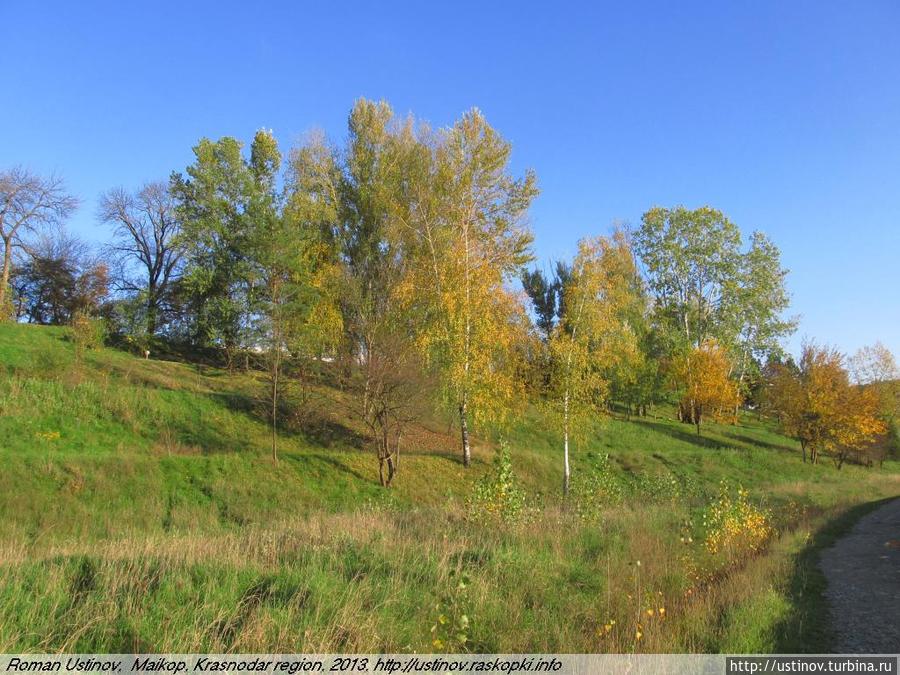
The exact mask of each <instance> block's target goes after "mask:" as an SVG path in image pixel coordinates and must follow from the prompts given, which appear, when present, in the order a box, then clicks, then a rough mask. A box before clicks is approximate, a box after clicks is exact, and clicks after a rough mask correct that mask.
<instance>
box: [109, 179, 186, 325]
mask: <svg viewBox="0 0 900 675" xmlns="http://www.w3.org/2000/svg"><path fill="white" fill-rule="evenodd" d="M99 217H100V220H101V221H102V222H104V223H107V224H110V225H112V228H113V241H112V243H110V245H109V246H108V247H107V251H108V255H109V257H110V258H111V259H114V260H116V262H117V263H118V264H117V266H116V273H115V275H114V280H113V283H114V285H115V286H116V289H117V290H118V291H119V292H124V293H127V294H129V295H133V296H137V297H139V298H141V299H142V300H143V305H144V308H145V320H146V328H145V330H146V333H147V335H150V336H152V335H154V334H155V333H156V331H157V330H158V329H159V327H160V323H164V321H165V319H164V317H165V314H166V310H167V309H168V308H169V306H170V304H171V296H172V294H173V292H174V285H175V281H176V280H177V278H178V275H179V272H180V264H181V261H182V258H183V255H184V251H185V241H184V240H183V239H181V238H180V237H179V233H180V226H179V222H178V219H177V217H176V203H175V199H174V197H173V196H172V194H171V193H170V191H169V188H168V186H167V185H166V184H165V183H161V182H157V183H147V184H145V185H144V186H143V187H142V188H141V189H140V190H139V191H137V192H136V193H130V192H127V191H126V190H124V189H122V188H116V189H113V190H110V191H109V192H107V193H106V194H104V195H102V196H101V198H100V212H99ZM134 268H137V269H138V270H139V272H138V274H137V275H135V274H134Z"/></svg>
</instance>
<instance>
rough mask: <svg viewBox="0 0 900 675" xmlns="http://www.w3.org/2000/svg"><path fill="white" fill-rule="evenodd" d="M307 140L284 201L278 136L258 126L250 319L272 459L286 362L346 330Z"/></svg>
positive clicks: (315, 351) (302, 356)
mask: <svg viewBox="0 0 900 675" xmlns="http://www.w3.org/2000/svg"><path fill="white" fill-rule="evenodd" d="M311 161H314V157H313V156H312V155H311V153H310V152H308V151H307V148H301V149H299V150H298V151H296V152H295V153H294V155H293V157H292V167H291V175H290V177H289V180H288V183H289V184H288V187H287V194H286V204H283V203H282V201H283V200H282V199H281V198H279V196H278V195H277V194H276V192H275V181H276V179H277V175H278V171H279V167H280V164H281V155H280V153H279V151H278V146H277V143H276V142H275V139H274V137H273V136H272V135H271V134H270V133H269V132H267V131H264V130H263V131H259V132H257V134H256V137H255V138H254V141H253V145H252V153H251V158H250V166H251V169H252V171H253V173H254V179H255V183H256V184H257V185H261V186H266V187H267V189H265V190H263V191H260V193H259V194H258V195H257V196H256V199H255V200H254V201H253V202H251V204H250V207H249V209H248V212H247V215H248V218H249V220H250V224H249V227H250V233H249V237H248V242H249V245H250V249H249V251H248V252H247V257H248V266H249V283H250V292H249V303H250V316H249V319H248V321H249V323H250V324H251V326H252V330H253V336H254V337H253V340H254V343H255V344H254V346H255V347H257V348H258V349H259V350H260V351H261V352H262V354H263V357H264V360H265V371H266V375H267V380H268V399H269V404H270V422H271V429H272V459H273V461H276V462H277V461H278V410H279V402H280V400H281V397H282V393H283V389H284V385H283V374H284V368H285V364H286V362H288V361H291V360H295V361H296V362H297V363H298V364H299V366H300V368H301V370H302V367H303V362H304V361H306V360H307V359H310V358H312V357H316V356H320V355H321V353H322V350H323V349H325V348H327V347H328V346H329V345H331V344H334V343H335V342H336V340H337V337H336V336H337V335H338V334H339V333H340V317H339V315H338V313H337V311H336V307H335V304H334V302H333V298H334V296H333V288H331V286H330V284H329V280H330V278H331V277H332V276H333V275H334V256H333V252H332V251H331V250H330V248H329V246H328V243H327V241H325V240H324V238H323V235H324V231H323V230H322V228H321V227H320V224H321V219H322V217H323V209H328V208H329V207H328V205H327V204H325V203H323V202H321V201H319V200H317V199H316V195H315V193H313V192H312V191H310V190H309V188H310V187H311V186H310V185H308V183H307V181H306V178H307V176H308V175H309V174H310V172H311V171H312V170H314V169H315V167H314V166H310V162H311Z"/></svg>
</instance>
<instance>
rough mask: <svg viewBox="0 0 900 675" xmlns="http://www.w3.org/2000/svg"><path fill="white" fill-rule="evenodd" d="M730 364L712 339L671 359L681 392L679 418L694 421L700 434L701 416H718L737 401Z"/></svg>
mask: <svg viewBox="0 0 900 675" xmlns="http://www.w3.org/2000/svg"><path fill="white" fill-rule="evenodd" d="M730 371H731V365H730V363H729V361H728V355H727V354H726V352H725V350H724V349H723V348H722V347H721V346H720V345H719V344H718V343H717V342H716V341H715V340H712V339H708V340H706V341H704V342H703V344H701V345H700V346H699V347H694V348H692V349H691V350H690V351H689V352H687V353H686V354H682V355H679V356H677V357H675V358H674V359H673V360H672V363H671V364H670V367H669V374H670V377H671V378H672V382H673V384H674V385H675V387H676V389H677V390H678V391H679V392H680V394H681V401H680V404H679V408H680V414H681V416H682V419H683V420H685V421H689V422H691V423H693V424H694V425H695V426H696V427H697V435H698V436H699V435H700V425H701V422H702V421H703V418H704V416H707V415H710V416H713V417H721V415H722V413H723V412H724V411H726V410H729V409H731V408H733V406H735V405H736V404H737V401H738V397H739V394H738V389H737V386H736V385H735V383H734V382H733V381H732V380H731V379H730V377H729V372H730Z"/></svg>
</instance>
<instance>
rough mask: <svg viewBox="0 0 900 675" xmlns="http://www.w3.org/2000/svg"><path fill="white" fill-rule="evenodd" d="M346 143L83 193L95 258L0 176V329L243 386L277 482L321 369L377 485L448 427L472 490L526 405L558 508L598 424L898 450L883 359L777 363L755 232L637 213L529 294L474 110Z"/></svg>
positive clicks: (782, 296)
mask: <svg viewBox="0 0 900 675" xmlns="http://www.w3.org/2000/svg"><path fill="white" fill-rule="evenodd" d="M348 127H349V128H348V135H347V138H346V140H345V142H344V143H343V144H341V145H335V144H332V143H331V142H330V141H329V140H328V139H327V138H325V137H324V136H322V135H311V136H310V137H309V138H308V139H307V140H306V141H305V142H304V143H302V144H300V145H298V146H297V147H295V148H292V149H291V150H290V152H288V153H287V154H286V155H283V154H282V152H281V150H280V148H279V146H278V143H277V142H276V140H275V138H274V137H273V135H272V133H271V132H269V131H266V130H260V131H258V132H257V133H256V134H255V136H254V138H253V140H252V142H251V143H250V147H249V148H248V149H247V150H248V151H247V150H245V148H244V147H243V145H242V143H241V142H240V141H238V140H237V139H234V138H229V137H226V138H221V139H219V140H210V139H205V138H204V139H201V140H200V142H199V143H198V144H197V145H196V146H195V147H194V149H193V150H194V161H193V163H192V164H191V165H190V166H188V167H187V168H186V169H185V170H184V171H182V172H175V173H173V174H172V175H171V176H170V178H169V180H168V181H164V182H155V183H148V184H146V185H145V186H143V187H142V188H140V189H139V190H137V191H129V190H125V189H121V188H118V189H113V190H110V191H109V192H107V193H106V194H104V195H102V197H101V199H100V209H99V212H98V221H99V222H100V223H102V224H103V225H104V226H105V227H107V228H109V231H110V233H111V238H110V241H109V243H108V244H107V245H106V246H104V247H103V249H102V251H100V252H99V254H92V253H91V252H90V250H89V249H88V247H86V246H84V245H83V244H81V243H79V242H78V241H77V240H75V239H74V238H72V237H70V236H68V235H65V234H64V233H63V231H62V230H61V229H60V226H61V224H62V223H63V222H64V221H65V219H66V218H67V217H68V216H69V215H70V214H71V213H72V211H73V210H74V209H75V208H76V207H77V200H75V199H74V198H73V197H72V196H71V195H69V194H68V193H67V192H66V190H65V188H64V185H63V183H62V181H61V180H60V179H59V178H58V177H50V178H42V177H39V176H35V175H33V174H31V173H29V172H28V171H25V170H23V169H18V168H17V169H11V170H8V171H5V172H3V173H2V174H0V195H2V199H3V202H2V212H0V236H2V241H3V276H2V282H0V311H2V312H3V313H4V314H5V315H6V316H8V317H11V318H15V319H17V320H19V321H31V322H35V323H57V324H69V323H74V322H81V324H83V323H84V321H86V320H92V319H93V320H96V321H102V322H103V325H104V326H105V327H106V329H107V333H108V339H109V340H111V341H115V342H118V343H120V344H127V345H130V346H131V347H132V348H133V349H135V350H136V351H138V352H146V351H155V350H159V349H162V348H166V349H176V348H177V349H180V350H182V351H188V352H190V353H191V354H193V355H195V356H196V355H204V356H205V357H207V358H214V359H217V360H220V362H221V363H222V365H223V366H225V367H227V368H230V369H234V368H254V369H258V370H261V371H263V372H264V373H265V374H266V378H265V379H266V383H267V384H266V400H267V401H268V403H267V406H268V412H267V414H268V417H269V421H270V423H271V428H272V454H273V458H275V459H276V460H277V458H278V428H279V427H278V425H279V419H280V417H281V416H282V415H283V406H284V401H283V392H284V390H285V388H286V387H289V386H291V385H292V384H293V383H295V382H296V381H298V380H302V379H308V378H310V377H312V376H313V375H314V374H315V373H318V372H321V371H323V370H327V371H328V372H329V373H330V375H331V376H332V377H333V378H336V379H337V380H338V382H339V384H340V385H341V386H342V387H344V388H345V389H346V390H347V391H349V392H351V393H352V394H353V399H354V400H355V401H356V404H355V414H356V415H357V416H358V419H359V420H361V421H362V422H363V423H364V424H365V426H366V428H367V429H368V431H369V434H370V437H371V439H372V442H373V445H374V447H375V449H376V452H377V458H378V466H379V474H380V477H381V481H382V483H383V484H385V485H389V484H390V483H391V481H392V480H393V478H394V475H395V473H396V470H397V462H398V457H399V453H400V450H401V447H402V445H403V437H404V433H405V432H406V431H407V430H408V428H409V425H410V424H411V423H412V422H414V421H415V420H416V419H418V418H419V417H421V416H422V415H424V414H426V412H427V410H428V409H429V408H431V407H434V406H435V405H438V406H440V407H443V408H444V409H446V410H448V411H450V412H451V413H452V415H453V417H454V418H455V420H456V422H457V428H458V429H459V433H460V439H459V442H460V453H461V456H462V461H463V463H464V464H465V465H466V466H468V465H469V463H470V458H471V449H470V440H469V434H470V431H471V429H472V428H473V427H476V428H485V427H501V428H502V425H503V424H504V423H505V422H506V421H508V420H509V418H510V416H511V415H513V414H515V413H516V412H517V411H519V410H521V407H522V406H524V405H526V404H527V403H529V402H533V403H536V404H538V405H540V406H542V407H543V408H545V410H546V411H547V413H548V419H550V420H552V423H553V424H555V425H556V427H557V428H558V432H559V434H560V445H561V448H562V450H563V459H564V471H563V489H564V491H567V490H568V486H569V476H570V468H569V444H570V441H571V440H572V439H573V438H577V437H578V436H579V435H583V434H584V433H585V432H586V429H587V426H588V425H587V421H588V419H589V418H590V417H591V416H593V415H597V414H603V413H605V412H608V411H609V410H611V409H615V408H618V409H619V410H620V411H621V412H622V413H624V414H625V415H646V414H647V411H648V409H650V408H651V407H652V406H654V405H657V404H658V403H660V402H663V401H672V402H673V403H675V405H676V409H677V411H678V412H677V414H678V416H679V418H680V419H681V420H682V421H684V422H685V423H690V424H693V425H694V426H695V427H696V432H697V433H698V434H700V433H701V430H702V423H703V421H704V420H707V419H709V418H714V419H719V420H723V421H729V422H733V423H735V424H736V423H737V421H738V411H739V409H740V407H741V406H742V405H749V406H751V407H756V408H758V409H760V410H761V411H762V410H765V411H768V412H771V413H772V414H774V415H776V416H777V417H778V418H779V420H780V421H781V423H782V425H783V427H784V429H785V430H786V431H787V432H788V433H790V434H792V435H793V436H794V437H796V438H798V439H800V441H801V444H802V446H803V453H804V458H806V455H807V451H808V452H809V454H810V457H811V459H812V461H816V460H817V459H818V457H819V456H820V454H822V453H826V454H831V455H833V456H834V457H835V459H836V462H837V464H838V466H840V464H842V463H843V462H844V461H845V460H846V459H847V458H848V457H850V456H851V455H854V456H863V455H864V454H865V453H866V452H868V451H869V449H870V448H872V447H875V445H874V444H875V443H876V441H878V440H879V439H881V440H882V441H883V439H884V438H885V434H886V432H887V430H888V429H889V428H892V425H893V427H895V423H894V420H895V419H896V417H895V413H896V408H897V395H896V386H895V385H896V379H897V369H896V364H895V363H894V362H893V357H892V356H891V355H890V353H889V352H886V350H884V349H883V348H880V347H879V348H873V349H872V350H869V351H868V352H865V353H863V354H861V355H859V356H858V358H857V362H858V363H859V364H863V362H865V363H866V365H865V366H862V365H861V366H860V367H866V368H869V370H873V369H874V370H877V371H878V375H877V377H868V378H856V379H853V378H851V376H850V374H849V373H848V371H847V369H846V367H845V363H844V361H843V358H842V357H841V356H840V355H839V354H837V353H836V352H834V351H833V350H829V349H827V348H819V347H816V346H814V345H808V346H807V347H805V349H804V353H803V357H802V358H801V360H800V362H799V363H794V362H793V361H792V360H791V359H790V358H789V357H787V356H786V355H785V353H784V352H783V350H782V343H783V340H784V339H785V337H786V336H788V335H789V334H790V333H791V332H792V331H793V330H794V327H795V322H794V321H793V320H791V319H787V318H785V316H784V314H785V312H786V311H787V309H788V304H789V302H788V300H789V299H788V294H787V292H786V290H785V284H784V281H785V276H786V270H784V269H783V267H782V266H781V262H780V253H779V250H778V248H777V247H776V246H775V244H774V243H772V242H771V241H770V240H769V239H768V238H767V237H766V236H765V235H763V234H762V233H759V232H754V233H752V235H751V236H750V238H749V243H748V244H747V245H745V244H744V237H743V236H742V234H741V232H740V230H739V229H738V227H737V226H736V225H735V224H734V223H732V222H731V221H730V220H729V219H728V218H727V217H726V216H725V215H724V214H723V213H721V212H719V211H717V210H715V209H712V208H709V207H703V208H699V209H696V210H689V209H686V208H683V207H680V206H679V207H675V208H671V209H667V208H653V209H650V210H649V211H647V212H646V213H645V214H644V216H643V217H642V219H641V223H640V225H639V226H637V227H635V228H632V229H618V230H616V231H615V232H613V233H612V234H611V235H609V236H599V237H592V238H587V239H584V240H582V241H581V242H580V243H579V246H578V252H577V254H576V255H575V257H574V259H572V260H565V261H556V262H555V263H554V264H553V266H552V271H551V272H549V273H547V272H546V271H544V270H543V269H542V268H541V267H540V266H537V267H536V266H534V255H533V253H532V239H533V238H532V235H531V233H530V231H529V229H528V227H527V213H528V210H529V207H530V204H531V202H532V201H533V200H534V198H535V197H536V196H537V194H538V189H537V184H536V178H535V176H534V174H533V173H531V172H526V173H524V174H523V175H519V176H517V175H514V174H513V172H512V171H511V169H510V166H509V160H510V150H511V148H510V145H509V143H508V142H507V141H505V140H504V139H503V138H502V137H501V136H500V135H499V134H498V133H497V132H496V131H495V130H494V129H493V128H492V127H491V126H490V125H489V124H488V123H487V121H486V120H485V118H484V116H483V115H482V114H481V113H480V112H479V111H478V110H472V111H470V112H468V113H466V114H465V115H463V116H462V117H461V118H460V119H459V120H458V121H457V122H456V123H455V124H453V125H452V126H450V127H449V128H445V129H432V128H430V127H428V126H427V125H425V124H423V123H421V122H418V121H416V120H415V119H413V118H411V117H407V118H399V117H397V116H396V115H395V114H394V113H393V111H392V110H391V109H390V107H389V106H388V105H387V104H385V103H375V102H371V101H367V100H360V101H358V102H357V103H356V105H355V106H354V108H353V110H352V111H351V113H350V117H349V125H348ZM876 361H877V362H878V366H877V367H875V366H872V364H873V363H875V362H876ZM825 400H827V403H823V401H825ZM878 447H887V446H886V445H885V443H884V442H882V444H881V446H878Z"/></svg>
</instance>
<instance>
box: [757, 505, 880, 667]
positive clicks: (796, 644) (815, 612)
mask: <svg viewBox="0 0 900 675" xmlns="http://www.w3.org/2000/svg"><path fill="white" fill-rule="evenodd" d="M894 499H896V497H888V498H886V499H880V500H878V501H875V502H868V503H866V504H860V505H858V506H854V507H853V508H851V509H849V510H848V511H846V512H845V513H843V514H842V515H840V516H838V517H837V518H835V519H833V520H830V521H829V522H828V523H826V524H825V525H824V526H822V527H821V528H819V530H818V531H816V532H815V533H814V534H813V536H812V540H811V541H810V543H809V544H808V545H807V546H806V547H805V548H804V549H803V550H802V551H801V552H800V553H799V555H797V558H796V560H795V563H794V571H793V573H792V575H791V580H790V585H789V587H788V592H789V595H790V598H791V610H790V612H789V613H788V614H787V616H786V617H785V618H784V619H783V620H782V621H781V622H780V623H779V624H778V625H777V626H776V627H775V635H777V636H778V638H777V640H776V646H775V651H774V653H775V654H827V653H830V652H831V651H832V650H833V648H834V642H835V635H834V632H833V631H832V627H831V624H830V621H829V611H828V601H827V600H826V599H825V589H826V588H827V587H828V582H827V581H826V579H825V575H824V574H822V570H821V569H819V555H820V554H821V552H822V551H823V550H824V549H826V548H828V547H830V546H831V545H832V544H834V542H835V541H837V540H838V539H839V538H840V537H842V536H843V535H845V534H846V533H847V532H849V531H850V530H851V529H852V527H853V526H854V525H855V524H856V523H857V521H858V520H859V519H860V518H862V517H863V516H864V515H866V514H867V513H870V512H871V511H874V510H875V509H877V508H878V507H880V506H883V505H884V504H887V503H888V502H890V501H893V500H894Z"/></svg>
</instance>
